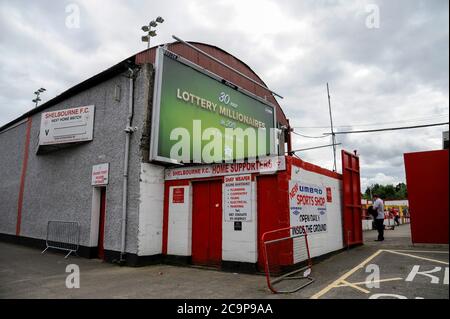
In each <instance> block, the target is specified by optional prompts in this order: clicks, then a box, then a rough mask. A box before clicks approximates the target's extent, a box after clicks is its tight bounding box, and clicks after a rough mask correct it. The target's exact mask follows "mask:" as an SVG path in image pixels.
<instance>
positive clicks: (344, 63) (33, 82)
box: [0, 0, 449, 188]
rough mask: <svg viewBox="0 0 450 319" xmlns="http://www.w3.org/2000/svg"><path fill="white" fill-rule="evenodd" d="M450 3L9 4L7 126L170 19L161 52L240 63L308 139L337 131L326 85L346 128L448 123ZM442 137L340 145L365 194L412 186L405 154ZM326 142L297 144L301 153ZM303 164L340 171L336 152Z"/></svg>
mask: <svg viewBox="0 0 450 319" xmlns="http://www.w3.org/2000/svg"><path fill="white" fill-rule="evenodd" d="M70 4H75V5H77V7H78V8H79V12H80V25H79V28H68V27H67V26H66V20H67V17H68V13H66V9H67V8H68V5H70ZM372 5H376V6H377V8H378V9H379V14H380V15H379V27H378V28H368V27H367V24H366V22H367V21H369V22H375V21H376V20H373V19H372V18H373V13H374V12H375V11H374V9H373V6H372ZM448 6H449V1H448V0H423V1H420V0H390V1H387V0H385V1H381V0H380V1H378V0H367V1H365V0H360V1H350V0H342V1H338V0H334V1H333V0H304V1H295V0H279V1H275V0H272V1H271V0H251V1H247V0H227V1H225V0H223V1H219V0H186V1H181V0H164V1H153V0H151V1H138V0H132V1H119V0H105V1H92V0H79V1H56V0H52V1H51V0H39V1H25V0H14V1H6V0H0V30H1V31H2V32H1V33H0V126H1V125H3V124H5V123H7V122H9V121H10V120H12V119H14V118H15V117H17V116H19V115H21V114H23V113H24V112H26V111H27V110H29V109H30V108H31V107H32V103H31V99H32V98H33V92H34V91H35V90H36V89H37V88H39V87H45V88H47V90H48V91H47V92H46V93H45V94H44V95H43V96H42V97H43V102H45V101H46V100H48V99H50V98H52V97H54V96H56V95H58V94H60V93H62V92H63V91H65V90H66V89H68V88H70V87H71V86H73V85H75V84H77V83H79V82H80V81H82V80H84V79H86V78H89V77H91V76H93V75H94V74H96V73H98V72H100V71H102V70H104V69H106V68H108V67H110V66H111V65H113V64H115V63H117V62H119V61H121V60H123V59H125V58H127V57H128V56H131V55H133V54H135V53H136V52H138V51H141V50H143V49H144V48H145V45H144V44H143V43H141V42H140V37H141V35H142V34H141V33H142V32H141V30H140V27H141V26H142V25H144V24H146V23H148V22H149V20H151V19H153V18H155V17H156V16H158V15H161V16H163V17H164V18H165V20H166V21H165V22H164V24H162V25H160V26H159V30H158V37H157V38H155V39H154V43H153V44H161V43H165V42H171V41H172V38H171V35H172V34H175V35H178V36H179V37H181V38H183V39H185V40H190V41H198V42H206V43H210V44H213V45H216V46H218V47H220V48H222V49H224V50H226V51H228V52H229V53H231V54H234V55H235V56H237V57H238V58H240V59H241V60H243V61H244V62H246V63H247V64H248V65H249V66H250V67H252V68H253V69H254V70H255V71H256V72H257V73H258V74H259V75H260V76H261V77H262V79H263V80H264V81H265V82H266V83H267V85H268V86H269V87H270V88H272V89H273V90H275V91H276V92H278V93H280V94H281V95H283V96H284V97H285V99H284V100H279V102H280V104H281V105H282V107H283V109H284V111H285V113H286V115H287V116H288V118H290V120H291V125H292V126H294V127H296V129H295V130H296V132H298V133H300V134H304V135H310V136H320V135H322V133H324V132H328V131H329V129H328V128H326V126H327V125H328V123H329V118H328V105H327V96H326V82H329V83H330V87H331V95H332V105H333V114H334V122H335V125H337V130H338V131H339V130H354V129H372V128H380V127H392V126H408V125H417V124H426V123H436V122H444V121H445V122H446V121H448V113H449V88H448V85H449V83H448V81H449V80H448V78H449V74H448V72H449V65H448V63H449V16H448V12H449V11H448V10H449V8H448ZM69 8H70V7H69ZM344 126H347V127H344ZM443 130H448V126H442V127H436V128H427V129H420V130H411V131H397V132H386V133H377V134H355V135H342V136H338V142H340V143H342V146H341V147H342V148H345V149H347V150H354V149H356V150H358V152H359V153H360V155H361V164H362V184H363V185H362V186H363V188H364V187H366V186H367V185H370V184H372V183H383V184H385V183H398V182H401V181H404V180H405V176H404V175H405V174H404V167H403V153H405V152H413V151H422V150H432V149H439V148H441V145H442V131H443ZM329 142H330V139H329V138H325V139H309V138H304V137H300V136H295V140H294V148H306V147H312V146H317V145H323V144H328V143H329ZM341 147H340V148H341ZM340 148H339V149H340ZM299 155H300V156H301V157H302V158H303V159H305V160H306V161H310V162H313V163H315V164H318V165H321V166H324V167H326V168H332V155H331V150H330V149H322V150H315V151H309V152H303V153H300V154H299ZM339 165H340V162H339V163H338V167H339Z"/></svg>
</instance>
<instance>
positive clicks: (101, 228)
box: [97, 187, 106, 259]
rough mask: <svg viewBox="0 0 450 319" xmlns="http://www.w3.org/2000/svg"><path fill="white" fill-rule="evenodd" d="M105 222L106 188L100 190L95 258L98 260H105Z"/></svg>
mask: <svg viewBox="0 0 450 319" xmlns="http://www.w3.org/2000/svg"><path fill="white" fill-rule="evenodd" d="M105 220H106V187H101V188H100V215H99V226H98V245H97V247H98V253H97V256H98V258H100V259H105V247H104V239H105Z"/></svg>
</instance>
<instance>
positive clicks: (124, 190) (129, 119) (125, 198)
mask: <svg viewBox="0 0 450 319" xmlns="http://www.w3.org/2000/svg"><path fill="white" fill-rule="evenodd" d="M128 71H129V75H128V76H127V77H128V79H129V92H130V94H129V101H128V115H127V125H126V127H125V130H124V131H125V154H124V161H123V188H122V230H121V232H122V233H121V236H122V237H121V245H120V260H119V264H120V265H123V264H124V263H125V258H124V256H125V245H126V241H125V240H126V232H127V207H128V162H129V157H130V139H131V135H132V134H133V133H134V132H135V131H137V129H138V128H137V127H134V128H133V127H132V126H131V124H132V121H133V111H134V107H133V101H134V80H135V78H136V74H137V72H138V69H137V68H131V67H129V68H128Z"/></svg>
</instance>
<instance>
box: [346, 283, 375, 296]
mask: <svg viewBox="0 0 450 319" xmlns="http://www.w3.org/2000/svg"><path fill="white" fill-rule="evenodd" d="M341 282H342V283H343V284H344V285H345V286H349V287H352V288H355V289H356V290H359V291H361V292H363V293H365V294H369V293H370V291H369V290H367V289H364V288H361V287H359V286H357V285H355V284H352V283H351V282H348V281H345V280H342V281H341Z"/></svg>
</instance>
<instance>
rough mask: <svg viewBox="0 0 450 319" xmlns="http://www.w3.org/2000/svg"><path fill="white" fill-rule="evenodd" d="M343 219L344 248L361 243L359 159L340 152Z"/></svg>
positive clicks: (348, 153)
mask: <svg viewBox="0 0 450 319" xmlns="http://www.w3.org/2000/svg"><path fill="white" fill-rule="evenodd" d="M341 156H342V187H343V193H344V196H343V216H342V217H343V218H342V223H343V225H342V229H343V232H344V233H343V237H344V244H345V246H347V247H348V246H353V245H360V244H362V243H363V236H362V234H363V232H362V221H361V218H362V205H361V181H360V169H359V157H358V156H357V155H355V154H352V153H350V152H347V151H344V150H342V152H341Z"/></svg>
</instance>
